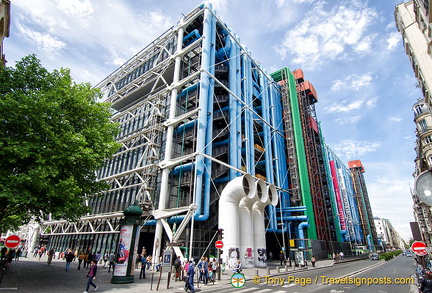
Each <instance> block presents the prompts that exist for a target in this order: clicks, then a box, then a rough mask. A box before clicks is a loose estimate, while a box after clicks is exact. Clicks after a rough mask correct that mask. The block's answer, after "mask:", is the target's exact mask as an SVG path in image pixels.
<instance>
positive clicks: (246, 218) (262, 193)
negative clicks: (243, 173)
mask: <svg viewBox="0 0 432 293" xmlns="http://www.w3.org/2000/svg"><path fill="white" fill-rule="evenodd" d="M263 197H267V186H266V184H265V182H264V181H263V180H261V179H258V180H257V181H256V192H255V193H254V194H251V196H246V197H244V198H242V200H241V201H240V204H239V216H240V230H239V232H240V260H241V262H242V266H243V267H244V268H253V267H255V255H256V250H255V247H254V226H253V219H252V207H253V205H254V204H255V203H256V202H257V201H260V200H261V198H263Z"/></svg>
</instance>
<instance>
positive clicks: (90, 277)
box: [83, 260, 98, 293]
mask: <svg viewBox="0 0 432 293" xmlns="http://www.w3.org/2000/svg"><path fill="white" fill-rule="evenodd" d="M96 274H97V263H96V260H92V261H91V266H90V270H89V272H88V274H87V278H88V279H87V287H86V289H85V291H84V292H83V293H88V290H89V288H90V285H92V286H93V287H94V290H95V291H97V289H98V286H96V285H95V284H94V283H93V280H94V279H96Z"/></svg>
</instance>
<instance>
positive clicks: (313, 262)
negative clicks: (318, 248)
mask: <svg viewBox="0 0 432 293" xmlns="http://www.w3.org/2000/svg"><path fill="white" fill-rule="evenodd" d="M315 262H316V258H315V256H313V255H312V258H311V263H312V267H315Z"/></svg>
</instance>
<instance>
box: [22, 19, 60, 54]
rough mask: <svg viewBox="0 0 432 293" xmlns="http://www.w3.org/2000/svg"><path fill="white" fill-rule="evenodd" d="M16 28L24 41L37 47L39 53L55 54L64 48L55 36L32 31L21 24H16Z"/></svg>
mask: <svg viewBox="0 0 432 293" xmlns="http://www.w3.org/2000/svg"><path fill="white" fill-rule="evenodd" d="M17 28H18V31H19V32H20V34H21V36H22V37H23V38H24V39H26V40H28V41H30V42H31V43H33V44H35V45H36V47H38V49H39V50H41V51H44V52H47V53H51V54H56V53H59V52H60V51H61V50H62V49H63V48H64V47H65V46H66V44H65V43H64V42H62V41H60V40H58V39H57V38H56V37H55V36H52V35H50V34H47V33H41V32H38V31H35V30H32V29H30V28H28V27H26V26H24V25H21V24H17Z"/></svg>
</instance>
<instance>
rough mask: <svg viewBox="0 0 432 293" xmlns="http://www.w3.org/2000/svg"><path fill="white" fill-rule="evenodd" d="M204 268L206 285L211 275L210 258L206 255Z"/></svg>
mask: <svg viewBox="0 0 432 293" xmlns="http://www.w3.org/2000/svg"><path fill="white" fill-rule="evenodd" d="M203 270H204V275H203V278H204V280H203V281H204V285H207V283H208V277H209V263H208V258H207V257H204V263H203Z"/></svg>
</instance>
